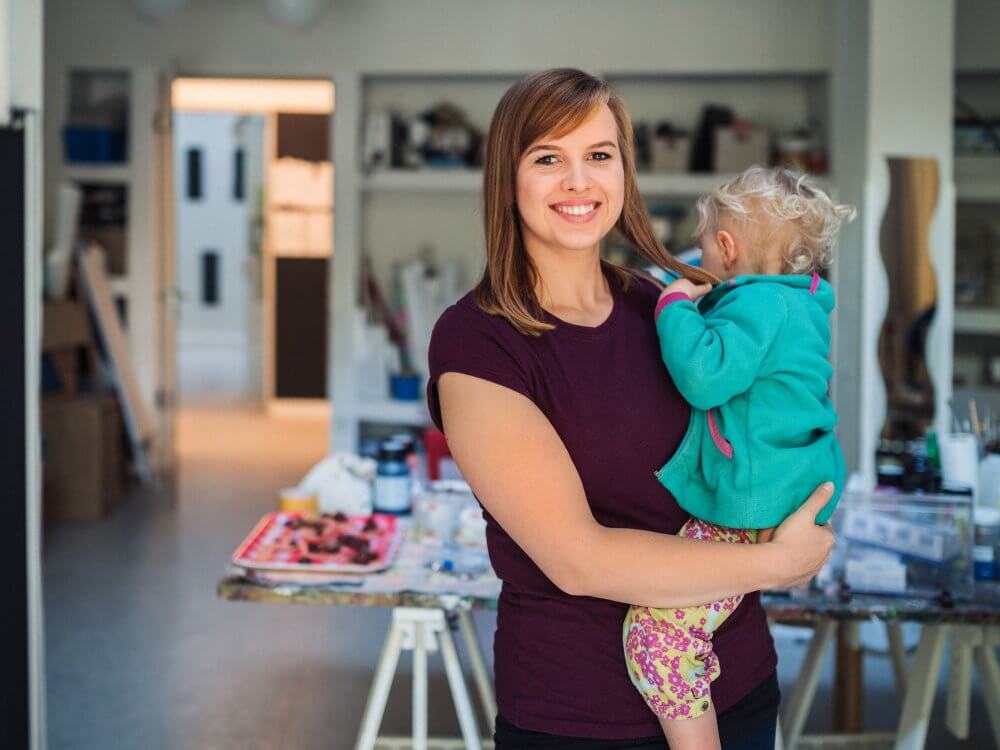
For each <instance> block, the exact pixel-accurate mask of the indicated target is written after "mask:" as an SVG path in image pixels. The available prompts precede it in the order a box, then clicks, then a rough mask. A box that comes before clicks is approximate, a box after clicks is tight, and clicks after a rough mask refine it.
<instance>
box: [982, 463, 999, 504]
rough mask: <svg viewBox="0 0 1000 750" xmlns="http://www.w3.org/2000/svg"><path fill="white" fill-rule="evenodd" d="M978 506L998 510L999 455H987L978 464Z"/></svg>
mask: <svg viewBox="0 0 1000 750" xmlns="http://www.w3.org/2000/svg"><path fill="white" fill-rule="evenodd" d="M978 502H979V504H980V505H985V506H987V507H991V508H1000V454H998V453H987V454H986V455H985V456H984V457H983V460H982V461H980V462H979V500H978Z"/></svg>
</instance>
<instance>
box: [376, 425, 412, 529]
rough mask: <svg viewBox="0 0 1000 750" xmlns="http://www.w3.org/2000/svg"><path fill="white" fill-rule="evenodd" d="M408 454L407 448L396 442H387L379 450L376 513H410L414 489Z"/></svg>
mask: <svg viewBox="0 0 1000 750" xmlns="http://www.w3.org/2000/svg"><path fill="white" fill-rule="evenodd" d="M406 454H407V449H406V446H404V445H401V444H400V443H397V442H395V441H387V442H385V443H383V444H382V447H381V448H380V449H379V453H378V463H377V465H376V467H375V492H374V498H373V500H374V507H375V512H376V513H393V514H396V515H404V514H407V513H409V512H410V500H411V489H412V487H411V477H410V466H409V464H408V463H407V460H406Z"/></svg>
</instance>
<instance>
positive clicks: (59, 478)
mask: <svg viewBox="0 0 1000 750" xmlns="http://www.w3.org/2000/svg"><path fill="white" fill-rule="evenodd" d="M121 445H122V426H121V416H120V414H119V412H118V403H117V402H116V401H115V399H114V397H113V396H110V395H106V396H94V395H86V396H73V397H67V396H53V397H46V398H43V399H42V446H43V448H42V467H43V484H42V506H43V509H44V516H45V521H46V522H47V523H79V522H87V521H98V520H100V519H102V518H104V517H105V516H107V515H108V514H109V513H110V512H111V511H112V510H114V508H115V507H117V506H118V505H119V504H120V503H121V501H122V495H123V486H122V485H123V482H122V450H121Z"/></svg>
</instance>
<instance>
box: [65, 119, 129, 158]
mask: <svg viewBox="0 0 1000 750" xmlns="http://www.w3.org/2000/svg"><path fill="white" fill-rule="evenodd" d="M63 148H64V149H65V152H66V161H68V162H91V163H105V162H111V163H117V162H124V161H125V131H123V130H114V129H112V128H102V127H89V126H85V125H67V126H66V127H64V128H63Z"/></svg>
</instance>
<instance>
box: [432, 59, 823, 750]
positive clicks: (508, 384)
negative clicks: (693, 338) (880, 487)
mask: <svg viewBox="0 0 1000 750" xmlns="http://www.w3.org/2000/svg"><path fill="white" fill-rule="evenodd" d="M631 133H632V128H631V124H630V122H629V118H628V115H627V113H626V112H625V109H624V106H623V105H622V102H621V101H620V99H619V98H618V97H617V96H616V95H614V94H613V93H612V92H611V91H610V90H609V88H608V87H607V85H606V84H605V83H603V82H602V81H599V80H597V79H595V78H593V77H591V76H589V75H587V74H585V73H582V72H580V71H575V70H551V71H545V72H543V73H538V74H535V75H532V76H529V77H528V78H526V79H524V80H522V81H521V82H519V83H517V84H515V85H514V86H513V87H512V88H511V89H510V90H509V91H508V92H507V93H506V94H505V95H504V97H503V99H502V100H501V101H500V104H499V105H498V106H497V110H496V113H495V114H494V116H493V121H492V123H491V126H490V132H489V136H488V142H487V153H486V165H485V174H484V183H485V184H484V209H485V217H484V218H485V226H486V248H487V250H486V269H485V272H484V274H483V278H482V280H481V281H480V283H479V285H478V286H477V287H476V289H475V290H474V291H473V292H472V293H470V294H469V295H467V296H466V297H464V298H463V299H462V300H460V301H459V302H458V303H456V304H455V305H453V306H452V307H450V308H449V309H448V310H446V311H445V312H444V314H442V316H441V318H440V319H439V321H438V323H437V325H436V327H435V330H434V335H433V337H432V341H431V348H430V369H431V378H430V382H429V383H428V401H429V405H430V409H431V413H432V415H433V418H434V421H435V423H436V424H437V425H438V426H439V427H441V428H442V429H443V430H444V431H445V434H446V435H447V437H448V443H449V446H450V449H451V451H452V454H453V455H454V457H455V460H456V461H457V463H458V465H459V466H460V468H461V470H462V473H463V475H464V476H465V477H466V479H467V480H468V481H469V483H470V485H471V486H472V488H473V490H474V491H475V493H476V496H477V498H478V499H479V501H480V503H481V504H482V506H483V508H484V512H485V516H486V520H487V539H488V543H489V550H490V558H491V561H492V562H493V566H494V568H495V570H496V571H497V574H498V575H499V577H500V578H501V579H502V581H503V590H502V592H501V595H500V601H499V606H498V611H497V632H496V639H495V645H494V671H495V677H496V692H497V704H498V710H499V715H498V716H497V725H496V743H497V744H496V746H497V748H498V749H499V750H503V749H504V748H527V747H546V748H556V747H558V748H574V749H576V750H582V749H583V748H595V749H596V748H622V747H627V748H640V747H642V748H654V747H660V748H662V747H665V744H664V740H663V736H662V733H661V732H660V730H659V724H658V723H657V721H656V718H655V717H654V716H653V714H652V713H651V712H650V711H649V710H648V709H647V708H646V706H645V704H644V703H643V702H642V699H641V697H640V696H639V694H638V693H637V692H636V691H635V689H634V688H633V687H632V684H631V682H630V680H629V677H628V674H627V671H626V669H625V667H624V665H623V661H622V641H621V627H622V621H623V618H624V616H625V613H626V611H627V609H628V605H629V604H641V605H646V606H656V607H672V606H678V607H680V606H686V605H693V604H700V603H704V602H708V601H712V600H716V599H721V598H724V597H726V596H730V595H735V594H746V593H748V592H756V591H759V590H760V589H762V588H769V587H782V586H791V585H797V584H801V583H804V582H805V581H808V580H809V579H810V578H811V577H812V576H813V575H814V574H815V573H816V572H817V570H818V569H819V568H820V566H821V565H822V563H823V562H824V561H825V559H826V557H827V554H828V552H829V549H830V546H831V545H832V542H833V536H832V533H831V532H830V531H829V529H827V528H825V527H820V526H816V525H815V523H814V519H815V516H816V513H817V512H818V511H819V510H820V509H821V508H822V507H823V505H825V503H826V502H827V500H828V499H829V497H830V488H829V487H826V486H824V487H823V488H820V489H818V490H817V491H816V492H814V493H813V495H812V496H811V497H810V498H809V499H808V500H807V501H806V502H805V504H804V505H803V507H802V509H801V510H800V511H798V512H797V513H795V514H794V515H793V516H792V517H790V518H789V519H788V520H787V521H786V522H785V523H784V524H782V525H781V526H780V527H779V528H778V529H777V531H776V532H775V534H774V538H773V541H771V542H768V543H766V544H759V545H727V544H718V543H711V542H700V541H693V540H689V539H681V538H677V537H676V536H674V534H675V533H676V532H677V530H678V529H679V528H680V526H681V525H682V524H683V523H684V521H685V520H686V516H685V514H684V513H683V512H682V511H681V510H680V509H679V507H678V506H677V504H676V501H675V500H674V499H673V498H672V497H671V496H670V495H669V493H667V492H666V491H665V490H664V489H663V488H662V486H661V485H660V484H659V483H658V482H657V480H656V478H655V477H654V476H653V472H654V471H655V470H656V469H657V468H658V467H660V466H662V465H663V464H664V463H665V462H666V460H667V459H668V458H669V457H670V455H671V454H672V453H673V451H674V450H675V449H676V447H677V446H678V444H679V442H680V440H681V437H682V436H683V434H684V431H685V429H686V427H687V423H688V418H689V407H688V405H687V404H686V403H685V402H684V401H683V400H682V399H681V397H680V396H679V394H678V393H677V390H676V388H674V386H673V385H672V384H671V383H670V381H669V378H668V377H667V375H666V371H665V368H664V366H663V364H662V361H661V359H660V355H659V351H658V342H657V338H656V333H655V330H654V327H653V309H654V306H655V304H656V300H657V296H658V294H659V288H658V287H657V285H655V284H654V283H652V282H651V281H649V280H648V279H646V278H645V277H642V276H639V275H633V274H630V273H629V272H627V271H625V270H624V269H621V268H617V267H615V266H612V265H610V264H607V263H604V262H603V261H602V260H601V258H600V241H601V239H602V238H603V237H604V236H605V235H606V234H607V233H608V232H609V231H611V230H612V229H613V228H614V229H617V230H618V231H619V232H620V233H621V234H622V235H623V236H624V237H625V239H626V240H628V241H629V242H630V243H631V244H633V245H634V246H635V247H636V249H637V250H638V251H639V252H641V253H642V254H643V255H644V256H646V257H647V258H648V259H649V260H650V261H651V262H653V263H656V264H658V265H660V266H662V267H665V268H667V269H670V270H673V271H676V272H678V273H681V274H683V275H685V276H687V277H688V278H690V279H692V280H694V281H696V282H699V283H704V282H709V281H711V278H710V277H709V276H708V275H707V274H705V273H704V272H702V271H700V270H698V269H694V268H689V267H687V266H684V265H683V264H681V263H679V262H678V261H676V260H675V259H674V258H673V257H672V256H671V255H670V254H669V253H668V252H667V251H666V250H665V249H664V248H663V246H662V245H661V244H660V243H659V242H658V241H657V240H656V238H655V235H654V233H653V232H652V230H651V228H650V225H649V220H648V216H647V214H646V212H645V209H644V207H643V204H642V200H641V198H640V196H639V194H638V190H637V187H636V179H635V165H634V156H633V146H632V136H631ZM715 648H716V651H717V653H718V654H719V658H720V661H721V662H722V663H723V664H725V665H726V668H725V670H724V671H723V673H722V675H721V676H720V677H719V679H718V680H717V681H716V682H715V683H714V684H713V686H712V691H713V698H714V701H715V704H716V707H717V710H718V712H719V730H720V736H721V737H722V741H723V745H724V747H726V748H757V747H761V748H763V747H768V748H773V746H774V729H775V720H776V715H777V706H778V700H779V694H778V687H777V679H776V676H775V665H776V655H775V652H774V645H773V642H772V640H771V637H770V634H769V631H768V627H767V621H766V618H765V614H764V611H763V609H762V608H761V606H760V598H759V595H757V594H749V595H748V596H747V597H746V598H745V599H744V601H743V604H742V605H741V606H740V608H739V609H738V610H737V611H736V612H735V613H734V614H733V615H732V617H730V619H729V620H728V621H727V623H726V624H725V626H723V627H722V628H721V629H720V630H719V632H718V633H717V634H716V635H715Z"/></svg>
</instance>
